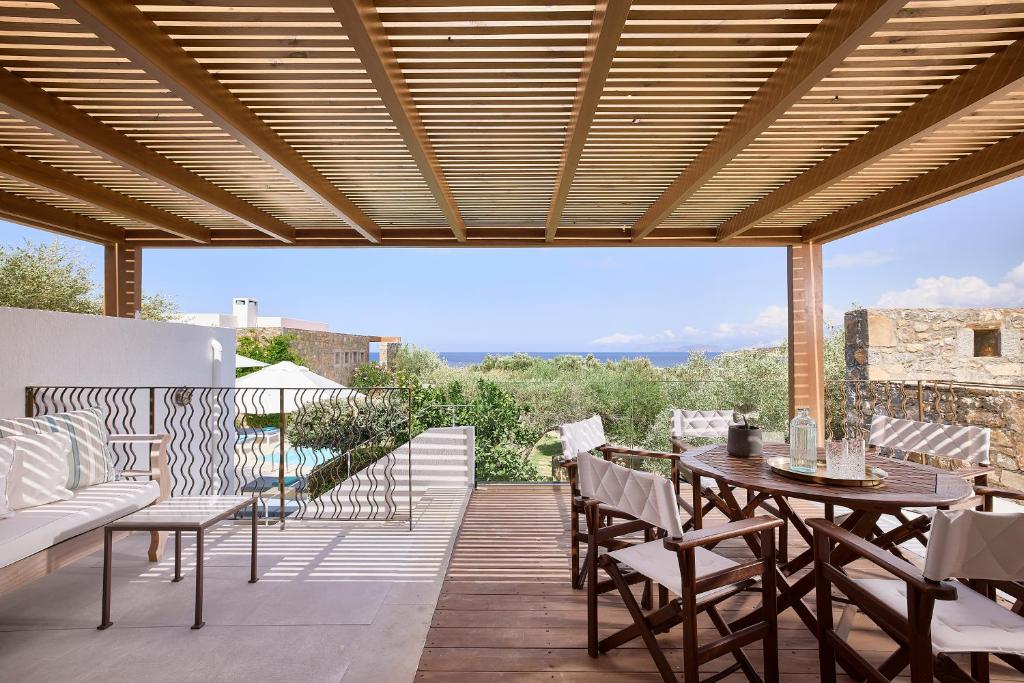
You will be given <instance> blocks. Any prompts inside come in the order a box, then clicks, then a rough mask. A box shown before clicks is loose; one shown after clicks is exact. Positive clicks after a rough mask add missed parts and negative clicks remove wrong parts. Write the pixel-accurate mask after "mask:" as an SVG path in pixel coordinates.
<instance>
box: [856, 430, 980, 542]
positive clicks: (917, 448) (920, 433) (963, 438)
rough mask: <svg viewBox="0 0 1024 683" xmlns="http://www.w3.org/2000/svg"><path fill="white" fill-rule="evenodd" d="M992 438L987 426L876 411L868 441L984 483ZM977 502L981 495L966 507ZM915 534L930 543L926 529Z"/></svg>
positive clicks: (925, 512)
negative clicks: (917, 418) (928, 420)
mask: <svg viewBox="0 0 1024 683" xmlns="http://www.w3.org/2000/svg"><path fill="white" fill-rule="evenodd" d="M990 441H991V430H989V429H988V428H987V427H975V426H973V425H950V424H943V423H940V422H918V421H917V420H904V419H901V418H895V417H889V416H887V415H874V416H872V418H871V431H870V432H869V433H868V443H867V445H868V446H869V447H872V448H880V449H883V450H884V451H885V452H888V453H890V454H891V455H894V456H897V455H898V456H900V457H904V458H906V459H908V460H911V461H917V462H920V463H922V464H925V465H931V466H933V467H939V468H941V469H949V470H953V471H957V470H962V471H963V472H964V473H965V474H964V476H965V478H967V479H970V480H971V481H972V482H973V483H976V484H979V485H984V484H986V482H987V481H988V471H989V467H988V466H989V444H990ZM978 503H980V499H976V500H973V501H968V502H967V503H965V505H964V506H963V507H974V506H975V505H977V504H978ZM910 511H911V512H913V513H916V514H920V515H925V516H927V517H932V516H934V515H935V508H912V509H911V510H910ZM896 517H897V518H898V519H899V521H900V523H902V524H909V523H910V519H909V518H907V516H906V515H905V514H903V513H900V514H898V515H896ZM916 538H917V540H918V541H919V542H920V543H921V545H928V538H927V537H926V536H925V535H924V533H923V532H921V533H918V534H917V535H916Z"/></svg>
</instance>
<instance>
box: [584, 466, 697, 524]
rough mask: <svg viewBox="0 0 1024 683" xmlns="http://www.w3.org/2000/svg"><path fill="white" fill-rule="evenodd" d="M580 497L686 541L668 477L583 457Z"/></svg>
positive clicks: (674, 494)
mask: <svg viewBox="0 0 1024 683" xmlns="http://www.w3.org/2000/svg"><path fill="white" fill-rule="evenodd" d="M577 462H578V463H579V481H580V493H582V494H583V495H584V496H585V497H587V498H591V499H594V500H598V501H600V502H602V503H605V504H606V505H611V506H612V507H615V508H618V509H619V510H622V511H623V512H625V513H627V514H630V515H633V516H634V517H636V518H637V519H642V520H643V521H645V522H647V523H648V524H653V525H654V526H656V527H658V528H660V529H664V530H665V531H667V532H668V535H669V536H671V537H672V538H682V535H683V524H682V522H681V521H680V520H679V503H678V502H677V500H676V492H675V488H673V486H672V482H670V481H669V480H668V479H666V478H665V477H662V476H660V475H657V474H654V473H652V472H641V471H639V470H631V469H629V468H628V467H623V466H622V465H616V464H615V463H613V462H609V461H607V460H604V459H602V458H595V457H594V456H592V455H590V454H589V453H580V454H579V457H578V458H577Z"/></svg>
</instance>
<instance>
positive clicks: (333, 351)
mask: <svg viewBox="0 0 1024 683" xmlns="http://www.w3.org/2000/svg"><path fill="white" fill-rule="evenodd" d="M238 334H239V335H246V336H250V337H255V338H256V339H260V340H266V339H272V338H273V337H276V336H279V335H282V334H287V335H289V336H291V337H294V338H295V344H294V345H293V346H292V348H293V349H294V350H295V353H297V354H298V355H299V356H301V357H302V358H303V359H304V360H305V361H306V362H307V363H308V364H309V369H310V370H312V371H313V372H315V373H317V374H318V375H322V376H324V377H326V378H328V379H331V380H334V381H335V382H339V383H341V384H344V385H346V386H348V385H349V384H351V383H352V377H353V373H355V370H356V368H357V367H359V366H360V365H363V364H365V363H368V362H369V359H370V341H371V339H372V338H371V337H368V336H363V335H358V334H343V333H341V332H322V331H316V330H297V329H291V328H287V327H286V328H274V327H247V328H241V329H239V330H238Z"/></svg>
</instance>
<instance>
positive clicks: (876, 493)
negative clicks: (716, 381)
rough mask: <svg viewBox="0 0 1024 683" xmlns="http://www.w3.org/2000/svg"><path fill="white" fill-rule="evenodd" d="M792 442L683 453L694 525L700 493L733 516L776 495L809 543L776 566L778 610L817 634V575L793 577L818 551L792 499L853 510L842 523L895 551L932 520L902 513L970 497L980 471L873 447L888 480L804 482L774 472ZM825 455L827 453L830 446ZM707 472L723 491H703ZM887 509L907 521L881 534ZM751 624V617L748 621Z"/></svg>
mask: <svg viewBox="0 0 1024 683" xmlns="http://www.w3.org/2000/svg"><path fill="white" fill-rule="evenodd" d="M788 455H789V447H788V446H787V445H785V444H765V446H764V456H763V457H751V458H737V457H733V456H731V455H729V454H728V452H727V451H726V449H725V446H720V445H719V446H707V447H703V448H696V449H693V450H692V451H688V452H687V453H685V454H683V456H682V457H681V458H680V463H681V464H682V466H683V467H684V468H685V469H686V470H688V471H689V473H690V475H691V477H692V484H693V509H694V518H693V524H694V528H697V529H699V528H701V525H702V517H703V514H702V509H703V500H702V498H704V497H707V498H709V499H710V501H711V502H712V503H713V504H714V506H715V507H716V508H717V509H718V510H720V511H721V512H722V513H724V514H725V516H726V517H728V518H729V519H730V520H731V521H736V520H739V519H743V518H746V517H752V516H753V515H754V514H755V513H756V511H757V509H758V508H759V507H760V506H761V505H762V504H764V503H766V502H768V501H774V503H775V505H776V506H777V508H778V511H779V513H780V514H781V516H783V517H784V518H785V519H786V520H787V521H788V522H789V523H790V524H792V525H793V528H794V529H796V531H797V532H798V533H799V534H800V536H801V537H802V538H803V539H804V541H805V542H806V543H807V545H808V550H806V551H804V552H803V553H801V554H800V555H798V556H797V557H795V558H793V559H791V560H788V561H786V562H785V563H783V564H781V565H780V566H779V567H778V568H777V572H776V576H777V583H778V588H779V598H778V601H777V605H778V610H779V612H782V611H783V610H785V609H788V608H793V609H794V610H795V611H796V612H797V614H798V615H799V616H800V618H801V619H802V620H803V621H804V623H805V624H806V625H807V627H808V628H809V629H810V630H811V632H812V633H814V634H815V635H817V633H818V624H817V620H816V619H815V617H814V614H813V612H812V611H811V609H810V608H809V607H808V606H807V605H806V604H805V603H804V602H803V598H804V597H805V596H806V595H807V594H808V593H810V592H811V591H812V590H813V589H814V575H813V573H807V574H806V575H804V576H802V577H801V578H800V579H798V580H796V581H795V582H792V583H790V579H789V577H790V576H791V575H792V574H793V573H795V572H797V571H799V570H800V569H802V568H804V567H806V566H807V565H809V564H810V563H811V562H812V561H813V559H814V557H813V551H812V550H811V549H810V548H811V547H812V535H811V531H810V529H808V528H807V525H806V524H804V520H803V519H801V518H800V516H799V515H797V514H796V512H795V511H794V510H793V508H792V506H791V505H790V504H789V501H788V499H790V498H798V499H802V500H810V501H815V502H819V503H823V504H824V505H825V506H826V507H825V510H824V511H823V514H822V516H823V517H826V518H831V517H832V513H831V511H832V509H833V508H834V506H837V505H838V506H842V507H845V508H849V509H850V510H851V511H852V512H851V513H850V514H849V515H847V516H846V517H845V519H843V520H842V522H841V524H840V526H841V527H842V528H844V529H846V530H847V531H849V532H851V533H854V534H856V535H857V536H860V537H861V538H865V539H867V540H869V541H871V542H872V543H874V544H875V545H878V546H879V547H881V548H884V549H887V550H889V551H893V552H897V553H898V550H897V546H899V544H900V543H903V542H905V541H907V540H909V539H911V538H913V537H915V536H918V535H920V534H922V533H923V532H924V531H925V530H927V528H928V526H929V524H930V521H931V520H930V519H929V518H928V517H927V516H924V515H921V516H919V517H917V518H916V519H913V520H911V519H908V518H906V517H905V516H904V515H903V510H904V509H905V508H911V507H913V508H922V507H939V508H944V507H950V506H953V505H956V504H957V503H960V502H961V501H964V500H966V499H969V498H971V496H972V495H973V493H974V489H973V487H972V485H971V483H970V482H969V481H967V480H966V479H965V477H966V478H971V477H973V476H977V474H978V473H977V472H974V471H973V470H971V471H963V470H958V471H956V472H951V471H946V470H940V469H936V468H934V467H930V466H928V465H920V464H917V463H912V462H907V461H904V460H893V459H891V458H886V457H882V456H880V455H877V454H875V453H868V455H867V458H866V459H867V462H868V464H870V465H875V466H878V467H881V468H882V469H884V470H885V471H886V472H887V473H888V475H889V476H888V478H887V479H886V480H885V482H884V483H882V484H881V485H880V486H877V487H845V486H826V485H822V484H814V483H809V482H802V481H798V480H795V479H790V478H788V477H784V476H782V475H780V474H776V473H775V472H772V470H771V468H770V467H769V466H768V463H767V461H766V458H768V457H773V456H788ZM819 455H820V456H821V457H824V449H820V452H819ZM702 477H708V478H711V479H714V480H715V482H716V483H717V484H718V492H717V493H715V492H714V491H708V490H705V492H704V495H702V494H701V483H700V480H701V478H702ZM737 488H740V489H746V490H747V492H748V493H747V501H746V502H745V503H743V504H740V502H739V501H738V500H737V498H736V495H735V493H734V491H735V489H737ZM882 515H893V516H896V517H897V518H898V519H900V521H901V523H900V524H899V526H897V527H896V528H895V529H892V530H889V531H885V532H883V531H882V530H881V529H879V528H878V519H879V517H881V516H882ZM748 545H750V548H751V550H752V551H753V552H754V553H755V554H757V555H760V547H759V546H758V543H757V540H756V539H748ZM852 560H853V557H852V556H849V553H844V552H843V551H842V549H840V550H837V551H836V552H835V553H833V555H832V564H834V565H836V566H842V565H844V564H848V563H849V562H851V561H852ZM757 618H758V617H757V615H756V614H754V615H750V617H745V618H744V619H740V620H738V621H736V622H734V623H733V624H730V628H733V629H736V628H743V627H745V626H747V625H749V623H753V622H755V621H756V620H757ZM748 622H749V623H748Z"/></svg>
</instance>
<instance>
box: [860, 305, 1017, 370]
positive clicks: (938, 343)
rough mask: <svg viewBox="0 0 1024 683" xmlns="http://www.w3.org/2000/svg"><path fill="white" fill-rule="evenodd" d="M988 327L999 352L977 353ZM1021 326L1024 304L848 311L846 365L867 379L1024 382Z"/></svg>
mask: <svg viewBox="0 0 1024 683" xmlns="http://www.w3.org/2000/svg"><path fill="white" fill-rule="evenodd" d="M988 330H993V331H996V332H995V335H996V337H997V339H998V346H999V349H998V351H999V355H998V356H996V357H976V356H975V337H976V335H978V334H979V331H981V332H982V333H984V331H988ZM1022 332H1024V309H1021V308H903V309H860V310H856V311H850V312H848V313H847V314H846V367H847V371H848V375H849V376H850V377H851V378H853V379H862V380H865V379H866V380H915V381H916V380H949V381H954V382H981V383H992V384H1024V353H1022V350H1021V334H1022ZM979 343H980V339H979ZM988 350H989V351H991V349H988Z"/></svg>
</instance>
